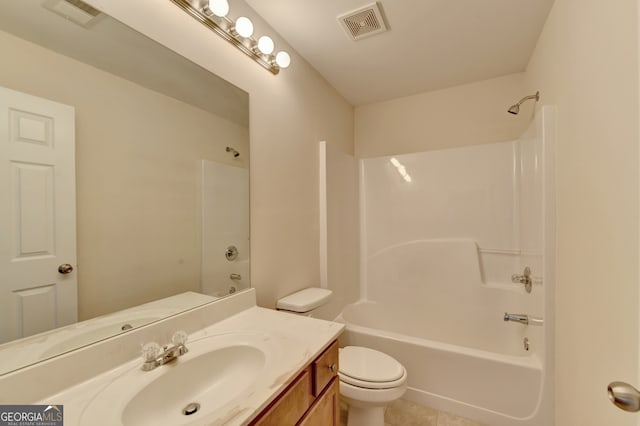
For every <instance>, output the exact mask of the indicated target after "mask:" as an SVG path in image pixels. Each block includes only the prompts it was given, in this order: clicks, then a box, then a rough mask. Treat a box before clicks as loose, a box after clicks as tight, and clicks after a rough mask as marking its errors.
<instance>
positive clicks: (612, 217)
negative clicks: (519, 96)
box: [526, 0, 640, 426]
mask: <svg viewBox="0 0 640 426" xmlns="http://www.w3.org/2000/svg"><path fill="white" fill-rule="evenodd" d="M637 19H638V14H637V11H636V0H618V1H607V2H603V1H601V0H556V1H555V5H554V7H553V10H552V12H551V14H550V16H549V19H548V21H547V23H546V26H545V28H544V32H543V34H542V36H541V37H540V40H539V41H538V45H537V47H536V50H535V53H534V55H533V57H532V58H531V61H530V63H529V66H528V69H527V73H526V85H527V88H528V89H527V91H529V92H532V91H535V90H540V91H541V95H542V101H541V103H542V104H551V105H557V107H558V117H557V123H558V134H557V163H556V165H557V249H558V255H557V256H558V258H557V289H556V424H557V425H558V426H565V425H566V426H569V425H580V426H602V425H619V426H622V425H635V424H637V419H638V416H637V415H630V414H628V413H625V412H622V411H620V410H618V409H616V408H615V407H614V406H613V405H612V404H611V403H610V402H609V401H608V399H607V396H606V386H607V384H608V383H609V382H610V381H613V380H623V381H627V382H629V383H632V384H634V385H636V386H638V385H639V384H640V383H638V381H637V380H638V371H637V370H638V359H639V358H638V356H639V354H638V349H637V348H638V341H637V339H638V254H639V253H638V53H637V51H638V47H637V39H638V22H637Z"/></svg>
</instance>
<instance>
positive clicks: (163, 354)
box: [142, 331, 189, 371]
mask: <svg viewBox="0 0 640 426" xmlns="http://www.w3.org/2000/svg"><path fill="white" fill-rule="evenodd" d="M185 343H187V333H186V332H184V331H176V332H175V333H173V336H172V337H171V344H170V345H165V346H164V347H160V345H159V344H157V343H156V342H149V343H147V344H145V345H144V346H143V347H142V358H143V359H144V364H142V371H151V370H153V369H155V368H156V367H159V366H161V365H164V364H166V363H168V362H171V361H173V360H174V359H176V358H178V357H179V356H182V355H184V354H186V353H187V352H189V349H187V347H186V346H185Z"/></svg>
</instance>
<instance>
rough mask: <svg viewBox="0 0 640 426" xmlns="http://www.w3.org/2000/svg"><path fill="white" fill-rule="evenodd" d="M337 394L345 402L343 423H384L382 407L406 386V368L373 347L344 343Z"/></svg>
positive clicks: (356, 425)
mask: <svg viewBox="0 0 640 426" xmlns="http://www.w3.org/2000/svg"><path fill="white" fill-rule="evenodd" d="M338 364H339V370H338V376H339V377H340V396H341V397H342V398H343V399H344V401H345V402H346V403H347V404H348V405H349V412H348V421H347V426H384V409H385V407H386V406H387V405H388V404H390V403H391V402H393V401H395V400H396V399H399V398H400V397H402V395H404V393H405V391H406V390H407V372H406V370H405V369H404V367H403V366H402V364H400V363H399V362H398V361H396V360H395V359H394V358H392V357H390V356H389V355H387V354H385V353H382V352H379V351H376V350H374V349H370V348H365V347H360V346H346V347H344V348H342V349H340V355H339V363H338Z"/></svg>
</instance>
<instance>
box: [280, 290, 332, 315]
mask: <svg viewBox="0 0 640 426" xmlns="http://www.w3.org/2000/svg"><path fill="white" fill-rule="evenodd" d="M331 293H332V291H331V290H329V289H326V288H317V287H309V288H305V289H304V290H300V291H297V292H295V293H293V294H290V295H288V296H286V297H283V298H282V299H279V300H278V302H277V303H276V309H277V310H279V311H286V312H291V313H294V314H298V315H307V316H311V314H312V313H313V311H314V310H315V309H317V308H319V307H321V306H324V305H325V304H326V303H327V302H328V301H329V298H330V297H331Z"/></svg>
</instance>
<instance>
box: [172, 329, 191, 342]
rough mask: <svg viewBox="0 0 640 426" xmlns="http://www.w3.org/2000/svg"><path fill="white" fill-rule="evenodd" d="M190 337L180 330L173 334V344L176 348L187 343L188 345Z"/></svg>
mask: <svg viewBox="0 0 640 426" xmlns="http://www.w3.org/2000/svg"><path fill="white" fill-rule="evenodd" d="M188 337H189V336H188V335H187V332H186V331H184V330H178V331H176V332H175V333H173V336H172V337H171V343H173V344H174V345H176V346H179V345H184V344H185V343H187V338H188Z"/></svg>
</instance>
